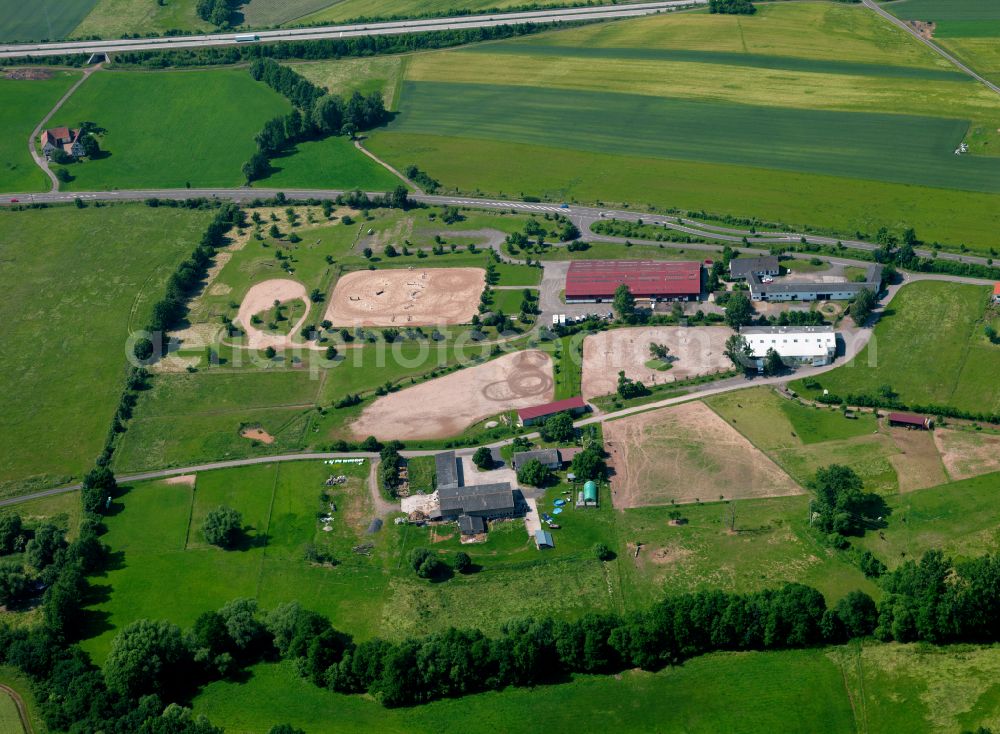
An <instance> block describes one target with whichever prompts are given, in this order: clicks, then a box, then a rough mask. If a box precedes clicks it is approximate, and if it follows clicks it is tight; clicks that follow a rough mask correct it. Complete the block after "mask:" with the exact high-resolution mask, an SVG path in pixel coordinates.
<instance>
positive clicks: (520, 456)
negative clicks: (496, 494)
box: [514, 449, 562, 470]
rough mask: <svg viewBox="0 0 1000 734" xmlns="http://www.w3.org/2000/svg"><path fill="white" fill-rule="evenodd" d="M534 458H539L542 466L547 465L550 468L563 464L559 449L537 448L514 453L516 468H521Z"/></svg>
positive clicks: (556, 467)
mask: <svg viewBox="0 0 1000 734" xmlns="http://www.w3.org/2000/svg"><path fill="white" fill-rule="evenodd" d="M532 459H538V461H539V463H541V465H542V466H547V467H548V468H549V469H558V468H559V467H561V466H562V456H560V454H559V449H536V450H534V451H520V452H518V453H516V454H514V469H515V470H516V469H520V468H521V467H522V466H524V465H525V464H527V463H528V462H529V461H531V460H532Z"/></svg>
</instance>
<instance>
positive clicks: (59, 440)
mask: <svg viewBox="0 0 1000 734" xmlns="http://www.w3.org/2000/svg"><path fill="white" fill-rule="evenodd" d="M209 217H210V214H209V213H207V212H191V211H187V210H178V209H149V208H147V207H144V206H141V205H129V206H114V207H103V208H100V209H97V208H88V209H86V210H77V209H75V208H57V209H48V210H36V211H22V212H15V211H3V212H0V282H2V283H3V288H4V293H5V297H4V299H3V303H2V305H0V313H2V315H0V319H2V321H3V323H4V325H5V326H4V337H5V338H4V349H3V350H2V351H0V372H2V374H3V375H4V380H3V391H2V398H3V406H4V414H5V420H4V421H3V422H2V428H0V440H2V442H3V445H4V447H5V448H4V451H3V453H2V458H0V487H2V492H3V493H5V494H13V493H16V492H18V491H22V490H23V488H25V487H27V486H30V485H31V484H33V483H53V482H57V481H60V480H63V479H66V478H68V477H71V476H78V475H79V474H80V473H81V472H83V471H85V470H86V469H89V468H90V465H91V463H92V462H93V460H94V458H96V456H97V454H98V453H99V452H100V450H101V447H102V445H103V442H104V439H105V436H106V435H107V431H108V427H109V426H110V423H111V417H112V415H113V414H114V412H115V408H116V407H117V405H118V398H119V394H120V392H121V389H122V381H123V380H124V369H125V353H124V348H125V340H126V337H127V335H128V333H129V331H130V330H131V329H134V328H138V327H140V326H142V325H143V324H144V322H145V319H146V317H147V315H148V312H149V308H150V307H151V306H152V303H153V301H154V300H155V299H157V298H159V297H160V295H161V294H162V290H163V284H164V282H165V281H166V278H167V276H169V275H170V273H172V272H173V270H174V267H175V266H176V264H177V263H178V262H179V261H180V260H181V259H182V258H183V257H185V256H186V255H187V254H188V253H189V252H190V250H191V247H192V243H193V242H195V241H197V240H198V238H199V237H200V235H201V232H202V230H203V228H204V227H205V225H206V224H207V223H208V220H209Z"/></svg>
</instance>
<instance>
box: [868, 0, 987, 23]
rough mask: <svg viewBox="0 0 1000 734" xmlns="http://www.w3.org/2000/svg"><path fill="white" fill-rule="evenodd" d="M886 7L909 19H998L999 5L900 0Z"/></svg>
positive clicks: (976, 0)
mask: <svg viewBox="0 0 1000 734" xmlns="http://www.w3.org/2000/svg"><path fill="white" fill-rule="evenodd" d="M886 9H887V10H889V12H891V13H892V14H893V15H895V16H897V17H899V18H906V19H910V20H930V21H940V20H1000V7H998V6H997V5H996V3H990V2H982V0H902V1H901V2H896V3H891V4H889V5H887V6H886Z"/></svg>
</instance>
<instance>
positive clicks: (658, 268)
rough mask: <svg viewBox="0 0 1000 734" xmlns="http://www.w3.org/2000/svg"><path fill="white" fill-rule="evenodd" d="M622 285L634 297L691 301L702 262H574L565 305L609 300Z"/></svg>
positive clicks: (697, 288)
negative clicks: (625, 286)
mask: <svg viewBox="0 0 1000 734" xmlns="http://www.w3.org/2000/svg"><path fill="white" fill-rule="evenodd" d="M623 283H624V284H625V285H627V286H628V289H629V291H630V292H631V293H632V295H633V296H635V297H636V298H643V299H649V300H651V301H663V300H666V301H693V300H695V299H697V298H698V296H699V295H701V263H699V262H678V261H666V260H574V261H573V262H572V263H571V264H570V266H569V272H568V273H567V274H566V302H567V303H586V302H597V303H600V302H601V301H611V299H613V298H614V295H615V290H616V289H617V288H618V286H620V285H622V284H623Z"/></svg>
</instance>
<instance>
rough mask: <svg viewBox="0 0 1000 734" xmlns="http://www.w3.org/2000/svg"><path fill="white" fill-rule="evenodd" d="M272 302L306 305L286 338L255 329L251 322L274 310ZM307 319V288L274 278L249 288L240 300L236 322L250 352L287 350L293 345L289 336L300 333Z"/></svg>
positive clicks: (294, 282) (292, 281)
mask: <svg viewBox="0 0 1000 734" xmlns="http://www.w3.org/2000/svg"><path fill="white" fill-rule="evenodd" d="M275 301H280V302H281V303H287V302H289V301H302V302H303V303H305V304H306V311H305V313H304V314H303V315H302V317H301V318H300V319H299V321H298V323H297V324H295V326H293V327H292V330H291V331H290V332H289V333H288V334H287V335H284V334H268V333H267V332H265V331H262V330H261V329H259V328H257V327H256V326H254V324H253V323H252V321H251V317H252V316H253V315H254V314H259V313H263V312H264V311H267V310H268V309H270V308H273V307H274V302H275ZM308 317H309V299H308V297H307V296H306V287H305V286H304V285H302V284H301V283H299V282H298V281H294V280H288V279H286V278H275V279H274V280H265V281H263V282H261V283H257V284H256V285H253V286H251V288H250V290H248V291H247V294H246V295H245V296H244V297H243V302H242V303H241V304H240V310H239V313H238V314H237V316H236V319H235V323H236V324H237V325H238V326H240V327H241V328H242V329H243V330H244V331H245V332H246V333H247V346H248V347H250V349H265V348H267V347H274V348H275V349H286V348H288V347H290V346H292V345H293V344H294V343H295V342H294V341H293V340H292V337H294V336H295V335H296V334H298V333H299V330H300V329H301V328H302V325H303V324H304V323H305V322H306V319H307V318H308Z"/></svg>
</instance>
